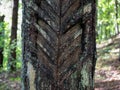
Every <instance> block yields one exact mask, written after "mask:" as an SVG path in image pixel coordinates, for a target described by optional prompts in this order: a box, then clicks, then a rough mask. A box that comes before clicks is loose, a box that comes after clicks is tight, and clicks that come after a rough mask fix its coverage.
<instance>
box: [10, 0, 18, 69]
mask: <svg viewBox="0 0 120 90" xmlns="http://www.w3.org/2000/svg"><path fill="white" fill-rule="evenodd" d="M18 4H19V0H13V13H12V26H11V37H10V39H11V40H10V49H11V50H10V56H9V70H10V71H15V70H16V61H15V60H16V41H17V24H18Z"/></svg>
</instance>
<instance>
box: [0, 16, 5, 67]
mask: <svg viewBox="0 0 120 90" xmlns="http://www.w3.org/2000/svg"><path fill="white" fill-rule="evenodd" d="M4 17H5V16H4V15H3V16H0V67H2V66H3V50H4V25H3V24H4Z"/></svg>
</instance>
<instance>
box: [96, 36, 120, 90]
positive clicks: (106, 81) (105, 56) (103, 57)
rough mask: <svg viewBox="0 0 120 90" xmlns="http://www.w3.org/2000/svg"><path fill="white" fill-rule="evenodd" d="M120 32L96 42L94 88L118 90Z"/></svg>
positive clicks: (119, 79) (97, 89) (119, 78)
mask: <svg viewBox="0 0 120 90" xmlns="http://www.w3.org/2000/svg"><path fill="white" fill-rule="evenodd" d="M119 53H120V34H119V35H117V36H115V37H113V38H111V39H109V40H107V41H104V42H102V43H101V44H97V63H96V71H95V90H120V55H119Z"/></svg>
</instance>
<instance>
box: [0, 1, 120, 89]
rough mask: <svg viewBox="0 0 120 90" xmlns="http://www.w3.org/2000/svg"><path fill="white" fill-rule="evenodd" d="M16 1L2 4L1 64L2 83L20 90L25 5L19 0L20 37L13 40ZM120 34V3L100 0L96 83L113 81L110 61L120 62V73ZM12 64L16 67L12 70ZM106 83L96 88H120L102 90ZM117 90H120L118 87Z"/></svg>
mask: <svg viewBox="0 0 120 90" xmlns="http://www.w3.org/2000/svg"><path fill="white" fill-rule="evenodd" d="M14 1H15V0H1V1H0V62H1V63H0V82H1V83H2V84H3V83H4V84H5V82H7V86H10V87H11V88H15V90H20V72H21V65H22V62H21V60H22V56H21V53H22V52H21V51H22V45H21V40H22V39H21V22H22V4H21V1H19V5H18V9H19V10H18V23H17V26H18V28H17V30H16V31H17V34H16V36H17V38H16V39H14V40H12V41H11V35H12V20H13V19H15V18H12V14H13V6H14V3H13V2H14ZM119 34H120V0H98V6H97V26H96V42H97V51H98V63H97V66H96V69H97V70H96V77H95V78H96V83H98V82H100V80H105V79H106V78H109V77H105V75H106V73H107V75H109V74H110V71H109V70H110V69H109V66H106V65H108V64H109V63H108V62H111V63H110V65H113V63H114V60H116V61H115V63H114V65H116V68H117V70H118V71H119V70H120V67H119V65H118V63H119V60H120V44H119V43H120V42H119V40H120V35H119ZM14 50H15V53H16V57H12V54H11V53H13V51H14ZM112 52H113V53H112ZM2 56H3V57H2ZM110 56H111V57H110ZM1 57H2V58H1ZM2 61H3V63H2ZM105 62H106V63H105ZM103 63H105V65H103ZM12 65H13V67H14V68H11V66H12ZM101 68H103V69H101ZM107 70H108V72H107ZM112 70H113V71H115V70H116V69H112ZM119 72H120V71H119ZM119 72H117V73H119ZM9 74H10V76H9ZM104 74H105V75H104ZM117 75H118V76H117ZM117 75H116V76H115V77H117V78H120V75H119V74H117ZM108 81H109V80H108ZM8 84H9V85H8ZM102 84H103V83H102ZM102 84H101V83H98V84H96V86H98V90H116V89H108V88H107V89H100V88H101V87H106V86H104V85H102ZM118 84H119V83H118ZM101 85H102V86H101ZM108 86H109V85H108ZM113 86H114V85H113ZM118 86H119V85H118ZM5 87H6V84H5V85H2V86H1V84H0V90H7V89H4V88H5ZM8 88H9V87H8ZM118 88H119V89H118ZM117 89H118V90H120V87H117ZM10 90H12V89H10ZM96 90H97V89H96Z"/></svg>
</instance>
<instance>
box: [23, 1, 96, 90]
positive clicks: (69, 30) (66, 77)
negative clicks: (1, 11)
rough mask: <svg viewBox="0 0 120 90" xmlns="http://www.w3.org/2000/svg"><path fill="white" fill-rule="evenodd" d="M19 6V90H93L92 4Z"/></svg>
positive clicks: (31, 3)
mask: <svg viewBox="0 0 120 90" xmlns="http://www.w3.org/2000/svg"><path fill="white" fill-rule="evenodd" d="M22 3H23V23H22V37H23V44H22V45H23V73H22V82H23V85H22V87H23V88H22V90H93V89H94V70H95V63H96V58H95V55H96V47H95V46H96V45H95V16H96V14H95V11H96V2H95V0H30V1H29V0H22Z"/></svg>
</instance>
